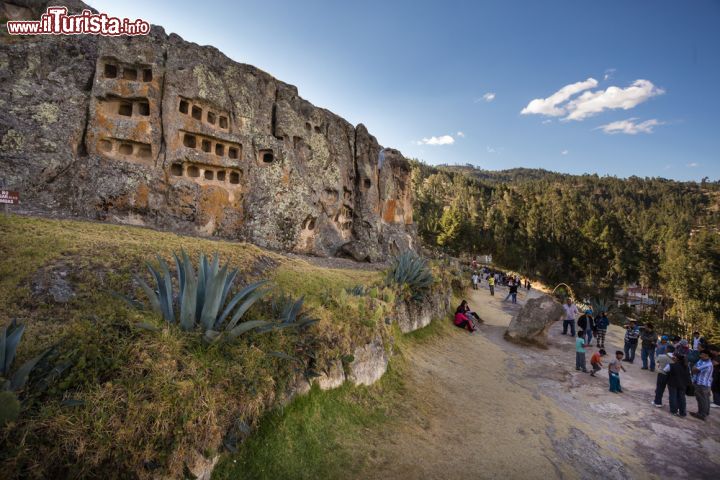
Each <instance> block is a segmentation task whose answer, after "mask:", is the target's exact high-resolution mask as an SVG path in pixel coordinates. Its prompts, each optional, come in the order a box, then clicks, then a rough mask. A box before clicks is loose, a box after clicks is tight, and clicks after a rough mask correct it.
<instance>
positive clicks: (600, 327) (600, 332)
mask: <svg viewBox="0 0 720 480" xmlns="http://www.w3.org/2000/svg"><path fill="white" fill-rule="evenodd" d="M609 326H610V320H608V317H607V315H606V314H605V312H600V315H599V316H598V317H597V318H596V319H595V338H596V339H597V346H598V348H605V334H606V333H607V329H608V327H609Z"/></svg>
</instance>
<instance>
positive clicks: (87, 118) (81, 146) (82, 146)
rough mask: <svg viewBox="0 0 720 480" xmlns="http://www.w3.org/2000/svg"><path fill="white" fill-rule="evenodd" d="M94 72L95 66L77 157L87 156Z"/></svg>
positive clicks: (95, 70)
mask: <svg viewBox="0 0 720 480" xmlns="http://www.w3.org/2000/svg"><path fill="white" fill-rule="evenodd" d="M96 63H97V61H96ZM96 72H97V68H95V69H93V72H92V75H91V76H90V81H89V84H90V91H89V92H88V96H87V103H86V105H85V125H83V132H82V137H81V138H80V144H79V145H78V146H77V155H78V157H87V156H88V148H87V144H86V137H87V131H88V127H89V126H90V103H92V102H90V97H91V96H92V85H93V84H94V83H95V74H96ZM68 168H69V167H68ZM50 183H52V182H50Z"/></svg>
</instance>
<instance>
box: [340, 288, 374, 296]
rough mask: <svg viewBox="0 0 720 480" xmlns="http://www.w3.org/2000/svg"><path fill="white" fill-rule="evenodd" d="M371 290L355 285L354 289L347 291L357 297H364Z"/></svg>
mask: <svg viewBox="0 0 720 480" xmlns="http://www.w3.org/2000/svg"><path fill="white" fill-rule="evenodd" d="M368 290H369V289H366V288H365V287H364V286H363V285H355V286H354V287H352V288H346V289H345V291H346V292H347V293H348V294H350V295H354V296H356V297H364V296H365V295H367V293H368Z"/></svg>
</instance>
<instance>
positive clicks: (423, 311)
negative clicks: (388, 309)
mask: <svg viewBox="0 0 720 480" xmlns="http://www.w3.org/2000/svg"><path fill="white" fill-rule="evenodd" d="M450 295H451V292H450V291H448V292H447V293H446V294H445V295H431V296H429V297H428V298H427V299H426V300H425V301H423V302H414V301H412V300H404V299H399V300H397V301H396V302H395V321H396V322H397V323H398V326H399V327H400V331H401V332H402V333H409V332H412V331H415V330H418V329H420V328H423V327H426V326H428V325H430V322H431V321H432V320H433V319H434V318H442V317H443V316H445V315H446V313H447V312H448V311H449V310H450Z"/></svg>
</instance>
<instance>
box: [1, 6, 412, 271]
mask: <svg viewBox="0 0 720 480" xmlns="http://www.w3.org/2000/svg"><path fill="white" fill-rule="evenodd" d="M13 3H14V4H17V5H16V6H15V7H17V8H15V7H13V9H12V12H11V13H12V15H13V17H14V18H16V19H31V20H36V19H39V16H40V15H41V13H43V12H44V11H45V9H46V7H47V5H48V3H47V2H43V1H32V0H29V1H28V0H23V1H20V0H18V1H16V2H13ZM58 3H60V4H65V5H67V6H68V10H69V11H70V13H78V12H80V11H81V10H82V9H83V8H89V7H86V6H85V5H84V4H82V3H80V2H77V1H67V2H50V4H51V5H56V4H58ZM5 5H9V4H7V3H6V4H5ZM6 10H7V9H6ZM6 13H7V12H6ZM0 39H1V40H2V42H1V43H0V45H1V48H0V78H1V79H2V81H1V82H0V105H2V106H3V108H1V109H0V171H1V172H2V176H3V177H4V180H5V182H6V184H7V186H8V187H9V188H11V189H13V190H19V191H20V192H21V196H22V202H23V205H22V208H23V209H24V210H26V211H31V212H32V211H34V212H42V213H49V214H62V215H76V216H81V217H86V218H92V219H98V220H103V221H112V222H120V223H132V224H139V225H148V226H153V227H156V228H161V229H166V230H172V231H177V232H181V233H189V234H196V235H208V236H217V237H223V238H228V239H237V240H246V241H250V242H253V243H256V244H258V245H261V246H264V247H268V248H273V249H278V250H286V251H292V252H297V253H307V254H313V255H320V256H339V255H341V256H351V257H353V258H355V259H357V260H368V261H375V260H381V259H384V258H385V257H387V255H389V254H391V253H393V252H396V251H400V250H404V249H406V248H415V242H416V236H415V233H414V232H415V229H414V225H413V219H412V198H411V194H410V192H411V189H410V169H409V165H408V163H407V161H406V160H405V158H404V157H403V156H402V155H401V154H400V152H398V151H397V150H393V149H383V148H382V147H381V146H380V145H379V144H378V142H377V140H376V139H375V138H374V137H373V136H372V135H370V133H368V131H367V129H366V128H365V127H364V126H363V125H358V126H357V127H355V126H353V125H351V124H350V123H348V122H347V121H345V120H344V119H342V118H340V117H338V116H337V115H335V114H333V113H332V112H329V111H327V110H324V109H322V108H318V107H315V106H313V105H312V104H310V103H309V102H307V101H306V100H303V99H302V98H301V97H299V96H298V91H297V88H295V87H294V86H292V85H288V84H286V83H283V82H281V81H279V80H277V79H275V78H273V77H272V76H270V75H269V74H267V73H265V72H263V71H261V70H258V69H257V68H255V67H252V66H250V65H245V64H240V63H236V62H234V61H232V60H230V59H229V58H227V57H226V56H225V55H223V54H222V53H221V52H219V51H218V50H217V49H215V48H213V47H206V46H198V45H196V44H193V43H189V42H186V41H183V40H182V39H181V38H180V37H178V36H177V35H175V34H171V35H166V34H165V32H164V30H163V29H162V28H160V27H153V28H152V29H151V32H150V34H149V35H147V36H137V37H99V36H93V35H78V36H50V35H41V36H36V37H32V36H25V37H10V36H8V35H7V34H3V35H2V37H0Z"/></svg>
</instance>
